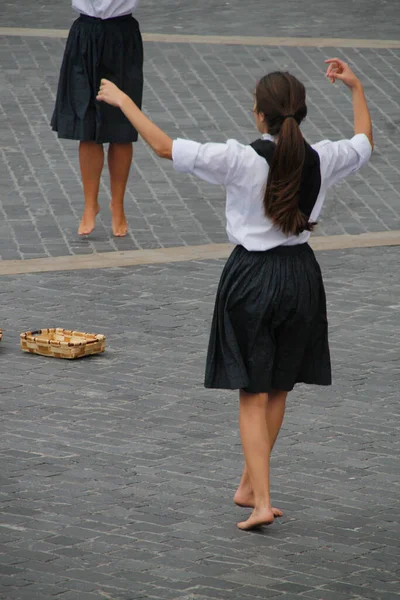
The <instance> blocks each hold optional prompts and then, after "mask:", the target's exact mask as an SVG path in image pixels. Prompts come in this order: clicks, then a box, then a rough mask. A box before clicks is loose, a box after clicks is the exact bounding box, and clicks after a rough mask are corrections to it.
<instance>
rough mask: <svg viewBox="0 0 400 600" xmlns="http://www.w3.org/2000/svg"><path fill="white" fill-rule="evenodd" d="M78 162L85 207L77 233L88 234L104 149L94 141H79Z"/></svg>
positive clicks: (92, 225) (96, 208)
mask: <svg viewBox="0 0 400 600" xmlns="http://www.w3.org/2000/svg"><path fill="white" fill-rule="evenodd" d="M79 163H80V167H81V175H82V183H83V194H84V196H85V208H84V210H83V216H82V220H81V222H80V225H79V229H78V233H79V235H89V233H92V231H93V229H94V228H95V225H96V215H97V213H98V212H99V210H100V207H99V203H98V195H99V187H100V177H101V172H102V170H103V165H104V150H103V146H102V145H101V144H96V142H80V144H79Z"/></svg>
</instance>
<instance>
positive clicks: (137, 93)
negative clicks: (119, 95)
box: [51, 15, 143, 144]
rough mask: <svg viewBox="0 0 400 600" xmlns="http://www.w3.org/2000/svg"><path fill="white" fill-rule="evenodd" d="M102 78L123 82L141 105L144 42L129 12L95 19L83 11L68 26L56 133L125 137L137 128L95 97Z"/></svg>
mask: <svg viewBox="0 0 400 600" xmlns="http://www.w3.org/2000/svg"><path fill="white" fill-rule="evenodd" d="M102 78H106V79H109V80H110V81H112V82H113V83H115V84H116V85H117V86H118V87H119V88H121V89H122V90H123V91H124V92H125V93H126V94H128V96H130V97H131V98H132V100H133V101H134V102H135V103H136V104H137V105H138V106H139V108H141V106H142V94H143V44H142V37H141V34H140V29H139V24H138V22H137V21H136V19H134V18H133V17H132V15H125V16H122V17H116V18H113V19H106V20H102V19H96V18H94V17H88V16H86V15H81V16H80V17H79V18H78V19H77V20H76V21H74V23H73V25H72V27H71V30H70V32H69V36H68V40H67V45H66V48H65V53H64V58H63V62H62V66H61V72H60V79H59V83H58V90H57V100H56V106H55V109H54V113H53V117H52V120H51V126H52V129H53V131H57V133H58V137H60V138H66V139H72V140H81V141H95V142H97V143H99V144H101V143H106V142H117V143H128V142H135V141H136V140H137V138H138V134H137V131H136V130H135V129H134V128H133V127H132V125H131V124H130V122H129V121H128V119H127V118H126V117H125V115H124V114H123V113H122V112H121V110H120V109H119V108H116V107H114V106H109V105H108V104H105V103H104V102H98V101H97V100H96V95H97V92H98V89H99V85H100V81H101V79H102Z"/></svg>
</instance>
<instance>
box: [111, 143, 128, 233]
mask: <svg viewBox="0 0 400 600" xmlns="http://www.w3.org/2000/svg"><path fill="white" fill-rule="evenodd" d="M132 155H133V146H132V144H130V143H129V144H110V147H109V149H108V168H109V171H110V185H111V205H110V209H111V214H112V230H113V234H114V235H115V236H117V237H123V236H124V235H126V234H127V233H128V223H127V221H126V217H125V212H124V196H125V190H126V184H127V181H128V176H129V170H130V168H131V164H132Z"/></svg>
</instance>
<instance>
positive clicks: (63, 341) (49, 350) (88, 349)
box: [20, 328, 106, 359]
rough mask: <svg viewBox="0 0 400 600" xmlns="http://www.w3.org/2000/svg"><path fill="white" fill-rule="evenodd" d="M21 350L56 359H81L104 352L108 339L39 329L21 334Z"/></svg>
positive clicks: (63, 330) (86, 334) (77, 332)
mask: <svg viewBox="0 0 400 600" xmlns="http://www.w3.org/2000/svg"><path fill="white" fill-rule="evenodd" d="M20 338H21V350H23V352H30V353H31V354H41V355H42V356H53V357H55V358H69V359H72V358H81V357H83V356H89V355H90V354H99V353H101V352H104V350H105V347H106V338H105V336H104V335H101V334H94V333H82V332H81V331H70V330H69V329H60V328H57V329H39V330H38V331H26V332H25V333H21V335H20Z"/></svg>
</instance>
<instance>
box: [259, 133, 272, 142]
mask: <svg viewBox="0 0 400 600" xmlns="http://www.w3.org/2000/svg"><path fill="white" fill-rule="evenodd" d="M261 139H262V140H269V141H270V142H274V141H275V138H274V136H273V135H270V134H269V133H263V134H262V135H261Z"/></svg>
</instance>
